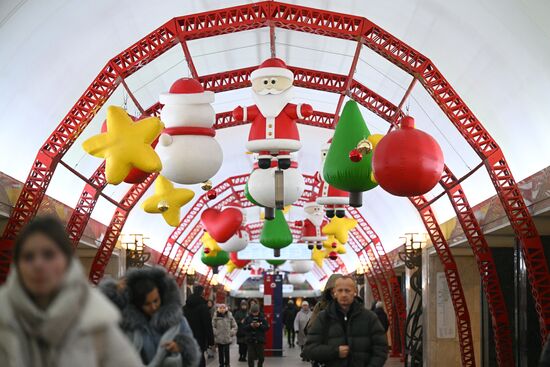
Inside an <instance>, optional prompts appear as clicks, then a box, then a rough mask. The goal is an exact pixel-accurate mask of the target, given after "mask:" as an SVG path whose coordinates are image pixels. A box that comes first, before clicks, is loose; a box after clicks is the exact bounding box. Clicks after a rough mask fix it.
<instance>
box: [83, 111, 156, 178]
mask: <svg viewBox="0 0 550 367" xmlns="http://www.w3.org/2000/svg"><path fill="white" fill-rule="evenodd" d="M162 129H164V125H163V123H162V122H161V121H160V119H158V118H157V117H147V118H144V119H142V120H139V121H136V122H134V121H133V120H132V118H131V117H130V116H128V114H127V113H126V111H124V109H122V108H121V107H118V106H109V108H107V131H106V132H104V133H101V134H98V135H94V136H92V137H91V138H89V139H88V140H86V141H85V142H84V143H82V148H83V149H84V150H85V151H86V152H87V153H89V154H91V155H93V156H94V157H98V158H103V159H105V177H106V179H107V182H108V183H110V184H113V185H118V184H119V183H121V182H122V181H123V180H124V179H125V178H126V176H128V173H130V170H131V169H132V168H134V167H135V168H137V169H140V170H142V171H143V172H148V173H152V172H160V170H161V169H162V162H161V161H160V158H159V156H158V155H157V153H156V152H155V150H154V149H153V147H152V146H151V144H152V143H153V141H154V140H155V139H156V138H157V137H158V136H159V135H160V133H161V131H162Z"/></svg>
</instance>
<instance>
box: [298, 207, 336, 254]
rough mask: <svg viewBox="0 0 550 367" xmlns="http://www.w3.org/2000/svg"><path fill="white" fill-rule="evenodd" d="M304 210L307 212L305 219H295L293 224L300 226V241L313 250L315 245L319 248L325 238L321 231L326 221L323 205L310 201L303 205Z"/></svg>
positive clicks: (321, 246)
mask: <svg viewBox="0 0 550 367" xmlns="http://www.w3.org/2000/svg"><path fill="white" fill-rule="evenodd" d="M304 211H305V212H306V214H307V217H306V219H305V220H303V221H302V220H297V221H296V222H295V224H296V225H297V226H300V227H302V241H304V242H305V243H307V245H308V248H309V249H310V250H313V248H314V246H315V247H317V249H318V250H320V249H322V248H323V242H324V241H325V240H326V239H327V237H326V236H324V235H323V233H322V229H323V227H324V226H325V225H326V224H327V223H328V222H327V221H326V220H325V218H324V214H323V207H322V206H321V205H318V204H317V203H316V202H315V201H310V202H307V203H306V204H305V205H304Z"/></svg>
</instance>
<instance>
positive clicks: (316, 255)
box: [311, 247, 327, 268]
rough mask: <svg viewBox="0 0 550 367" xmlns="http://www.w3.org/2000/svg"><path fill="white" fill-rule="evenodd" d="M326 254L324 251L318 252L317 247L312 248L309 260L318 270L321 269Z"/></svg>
mask: <svg viewBox="0 0 550 367" xmlns="http://www.w3.org/2000/svg"><path fill="white" fill-rule="evenodd" d="M326 252H327V251H326V250H325V249H322V250H318V249H317V247H314V248H313V251H312V252H311V260H313V261H314V262H315V264H317V266H318V267H320V268H322V267H323V260H325V257H326V256H325V255H326V254H325V253H326Z"/></svg>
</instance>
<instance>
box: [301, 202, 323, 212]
mask: <svg viewBox="0 0 550 367" xmlns="http://www.w3.org/2000/svg"><path fill="white" fill-rule="evenodd" d="M314 206H320V205H319V204H318V203H316V202H315V201H308V202H307V203H305V204H304V210H307V209H309V208H311V207H314Z"/></svg>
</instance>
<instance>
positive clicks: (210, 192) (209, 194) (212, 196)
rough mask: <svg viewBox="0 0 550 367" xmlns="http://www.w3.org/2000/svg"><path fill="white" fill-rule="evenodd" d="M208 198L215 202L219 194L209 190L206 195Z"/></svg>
mask: <svg viewBox="0 0 550 367" xmlns="http://www.w3.org/2000/svg"><path fill="white" fill-rule="evenodd" d="M206 197H208V200H214V199H215V198H217V197H218V193H217V192H216V190H209V191H208V192H207V193H206Z"/></svg>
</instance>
